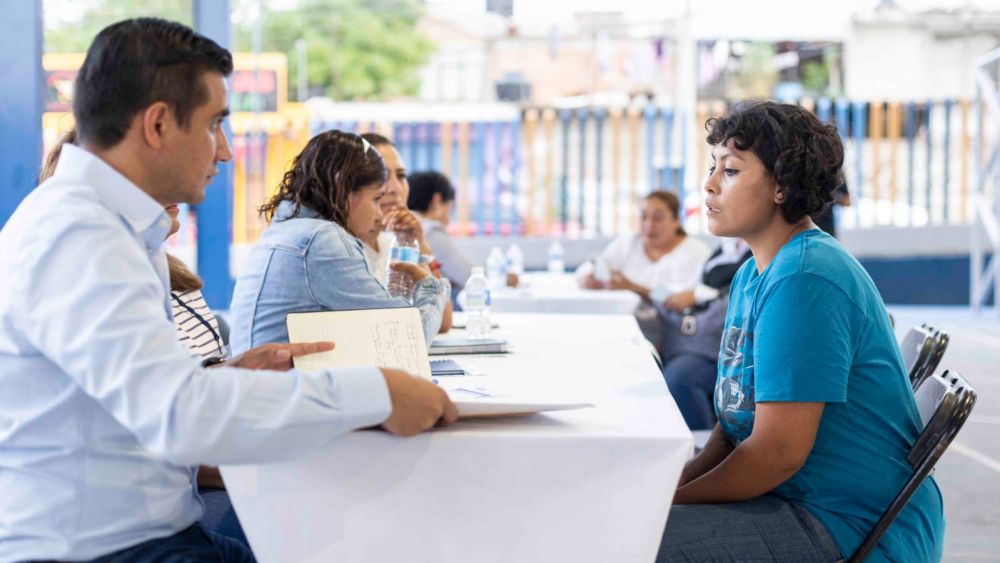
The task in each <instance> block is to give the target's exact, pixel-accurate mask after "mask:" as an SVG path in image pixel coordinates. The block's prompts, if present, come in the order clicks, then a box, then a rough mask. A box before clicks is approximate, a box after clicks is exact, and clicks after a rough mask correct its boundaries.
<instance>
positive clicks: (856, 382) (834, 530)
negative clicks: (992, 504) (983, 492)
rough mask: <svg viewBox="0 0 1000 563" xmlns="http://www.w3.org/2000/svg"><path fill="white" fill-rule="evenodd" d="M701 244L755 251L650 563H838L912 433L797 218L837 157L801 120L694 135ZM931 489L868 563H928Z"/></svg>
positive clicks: (859, 303)
mask: <svg viewBox="0 0 1000 563" xmlns="http://www.w3.org/2000/svg"><path fill="white" fill-rule="evenodd" d="M707 129H708V139H707V140H708V143H709V144H710V145H712V160H713V163H714V164H713V165H712V167H711V168H710V169H709V175H708V179H707V180H706V182H705V192H706V198H705V203H706V206H707V212H708V226H709V230H710V231H711V232H712V233H713V234H715V235H718V236H726V237H742V238H743V239H744V240H746V241H747V243H748V244H749V245H750V248H751V250H752V251H753V260H749V261H747V262H746V263H745V264H744V265H743V267H742V268H741V269H740V271H739V272H738V273H737V274H736V277H735V279H734V280H733V285H732V289H731V291H730V297H729V309H728V312H727V315H726V328H725V330H724V332H723V340H722V350H721V353H720V356H719V362H718V378H717V381H716V390H715V409H716V414H717V415H718V418H719V424H718V425H717V426H716V427H715V430H714V431H713V433H712V437H711V438H710V440H709V442H708V443H707V445H706V447H705V449H704V450H702V452H701V453H700V454H699V455H698V456H696V457H695V458H694V459H692V460H691V461H690V462H689V463H688V465H687V466H686V467H685V469H684V472H683V474H682V475H681V481H680V484H679V487H678V489H677V494H676V496H675V497H674V506H673V508H672V509H671V511H670V517H669V519H668V523H667V527H666V530H665V531H664V535H663V542H662V543H661V545H660V553H659V556H658V560H659V561H684V560H688V561H704V560H778V561H796V562H798V561H835V560H837V559H840V558H845V559H846V558H849V557H850V556H851V555H852V554H853V553H854V551H855V550H856V549H857V548H858V546H859V545H860V544H861V542H862V541H863V540H864V538H865V536H866V535H867V534H868V532H870V531H871V529H872V528H873V527H874V525H875V522H876V520H878V518H879V517H880V516H881V514H882V512H883V511H884V510H885V508H886V507H887V506H888V505H889V503H890V502H891V501H892V499H893V498H894V497H895V495H896V494H897V493H898V492H899V490H900V488H901V487H902V485H903V483H904V482H905V481H906V479H907V478H908V477H909V475H910V474H911V473H912V468H911V467H910V466H909V464H908V463H907V462H906V455H907V453H908V452H909V450H910V448H911V447H912V445H913V443H914V442H915V441H916V439H917V437H918V435H919V433H920V430H921V425H920V417H919V415H918V413H917V408H916V403H915V401H914V399H913V393H912V391H911V390H910V384H909V381H908V379H907V376H906V372H905V370H904V368H903V362H902V358H901V357H900V353H899V348H898V346H897V345H896V341H895V337H894V336H893V332H892V327H891V324H890V322H889V317H888V314H887V312H886V310H885V305H884V304H883V302H882V299H881V297H880V296H879V293H878V290H877V289H876V288H875V285H874V283H873V282H872V280H871V278H870V277H869V276H868V274H867V273H866V272H865V271H864V269H863V268H862V267H861V265H860V264H858V262H857V261H856V260H855V259H854V258H853V257H851V256H850V255H849V254H848V253H847V252H846V251H844V249H843V248H842V247H841V246H840V244H839V243H837V241H836V240H835V239H833V238H831V237H830V236H828V235H827V234H825V233H823V232H822V231H820V230H818V229H816V226H815V225H814V224H813V222H812V220H811V219H810V216H811V215H813V214H815V213H817V212H819V211H821V210H822V209H823V208H824V207H825V206H826V205H829V203H830V202H831V201H832V192H833V190H834V189H835V188H836V187H837V186H838V185H839V184H840V176H841V167H842V165H843V160H844V148H843V145H842V144H841V141H840V137H839V135H838V134H837V131H836V129H835V128H834V127H833V126H832V125H828V124H824V123H821V122H820V121H819V120H818V119H817V118H816V117H815V116H814V115H812V114H811V113H809V112H807V111H806V110H804V109H802V108H800V107H798V106H792V105H786V104H777V103H773V102H759V101H754V102H745V103H741V104H738V105H736V106H735V107H734V108H733V109H731V110H730V111H729V113H727V114H726V115H725V116H723V117H721V118H717V119H711V120H709V121H708V124H707ZM943 536H944V517H943V514H942V502H941V494H940V492H939V491H938V488H937V485H936V484H935V483H934V481H933V479H928V480H927V481H926V482H925V483H924V484H923V486H922V487H921V488H920V489H919V490H918V491H917V493H916V494H915V495H914V496H913V498H912V499H911V500H910V503H909V504H908V505H907V507H906V508H905V509H904V510H903V512H902V513H901V514H900V515H899V517H898V518H897V520H896V521H895V522H894V523H893V524H892V526H891V527H890V528H889V530H888V531H887V532H886V534H885V535H884V536H883V538H882V540H881V542H880V543H879V546H878V548H877V549H876V550H875V551H874V552H873V553H872V554H871V556H870V557H869V559H868V560H869V561H886V560H888V561H937V560H940V559H941V546H942V543H943Z"/></svg>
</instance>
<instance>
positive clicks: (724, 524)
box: [656, 495, 842, 563]
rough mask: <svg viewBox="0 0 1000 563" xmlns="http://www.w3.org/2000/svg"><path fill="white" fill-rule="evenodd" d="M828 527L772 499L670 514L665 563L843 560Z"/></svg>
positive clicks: (766, 497)
mask: <svg viewBox="0 0 1000 563" xmlns="http://www.w3.org/2000/svg"><path fill="white" fill-rule="evenodd" d="M841 558H842V556H841V553H840V550H839V549H838V548H837V545H836V544H835V543H834V542H833V538H831V537H830V534H829V533H828V532H827V531H826V527H825V526H823V524H822V522H820V521H819V520H818V519H816V517H815V516H813V515H812V514H810V513H809V511H807V510H806V509H805V508H802V507H800V506H796V505H794V504H792V503H789V502H786V501H784V500H781V499H779V498H778V497H775V496H772V495H764V496H762V497H758V498H755V499H753V500H748V501H746V502H737V503H731V504H687V505H677V506H674V507H672V508H671V509H670V517H669V518H668V519H667V528H666V530H664V532H663V540H662V542H661V543H660V553H659V554H658V555H657V556H656V560H657V561H658V562H661V561H789V562H796V563H798V562H803V563H804V562H812V561H817V562H819V561H824V562H829V561H839V560H841Z"/></svg>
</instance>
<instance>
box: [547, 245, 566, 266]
mask: <svg viewBox="0 0 1000 563" xmlns="http://www.w3.org/2000/svg"><path fill="white" fill-rule="evenodd" d="M565 272H566V262H565V260H564V259H563V247H562V244H559V241H557V240H554V241H552V244H550V245H549V273H550V274H562V273H565Z"/></svg>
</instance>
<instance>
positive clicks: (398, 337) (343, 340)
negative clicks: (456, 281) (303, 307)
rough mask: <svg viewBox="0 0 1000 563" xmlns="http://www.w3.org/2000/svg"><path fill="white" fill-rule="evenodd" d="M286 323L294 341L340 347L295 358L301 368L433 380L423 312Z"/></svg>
mask: <svg viewBox="0 0 1000 563" xmlns="http://www.w3.org/2000/svg"><path fill="white" fill-rule="evenodd" d="M286 323H287V324H288V340H289V342H316V341H328V340H329V341H333V342H334V343H335V344H336V348H334V349H333V350H331V351H329V352H322V353H319V354H310V355H308V356H301V357H298V358H295V360H294V361H295V367H296V368H298V369H302V370H307V371H315V370H320V369H326V368H332V367H353V366H371V365H374V366H378V367H389V368H398V369H402V370H404V371H407V372H409V373H411V374H414V375H419V376H421V377H424V378H427V379H430V377H431V368H430V362H429V361H428V358H427V342H426V341H425V340H424V330H423V327H422V325H421V324H420V313H419V312H418V311H417V309H415V308H413V307H405V308H398V309H365V310H359V311H323V312H316V313H292V314H290V315H288V319H287V320H286Z"/></svg>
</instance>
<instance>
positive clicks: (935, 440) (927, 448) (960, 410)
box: [851, 371, 977, 562]
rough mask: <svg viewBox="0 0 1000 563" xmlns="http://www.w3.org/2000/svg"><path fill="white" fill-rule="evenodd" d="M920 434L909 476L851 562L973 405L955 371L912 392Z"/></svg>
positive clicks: (870, 545)
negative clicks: (918, 413) (911, 471)
mask: <svg viewBox="0 0 1000 563" xmlns="http://www.w3.org/2000/svg"><path fill="white" fill-rule="evenodd" d="M915 396H916V400H917V409H918V410H919V411H920V421H921V422H922V423H923V424H924V429H923V432H921V433H920V436H919V437H918V438H917V441H916V443H915V444H913V447H912V448H911V449H910V453H909V455H908V456H907V457H906V461H907V462H909V464H910V465H911V466H912V467H913V469H914V471H913V475H911V476H910V478H909V479H908V480H907V481H906V484H904V485H903V488H902V489H901V490H900V491H899V493H898V494H897V495H896V498H894V499H893V500H892V502H891V503H890V504H889V507H888V508H886V510H885V512H884V513H882V517H881V518H879V520H878V522H876V523H875V527H874V528H872V531H871V533H869V534H868V537H867V538H865V541H864V542H863V543H862V544H861V547H859V548H858V550H857V551H855V552H854V555H853V556H851V561H852V562H860V561H864V559H865V558H866V557H867V556H868V554H870V553H871V551H872V550H873V549H875V546H876V545H878V542H879V540H880V539H881V538H882V535H883V534H885V531H886V530H888V529H889V526H890V525H892V522H893V521H894V520H895V519H896V517H897V516H899V513H900V512H902V510H903V508H904V507H905V506H906V503H907V502H909V500H910V497H912V496H913V493H915V492H916V491H917V489H918V488H920V485H921V484H922V483H923V482H924V479H926V478H927V476H928V475H929V474H930V472H931V470H932V469H934V465H935V464H936V463H937V461H938V460H939V459H941V456H942V455H943V454H944V451H945V450H946V449H948V446H949V445H950V444H951V441H952V440H953V439H954V438H955V436H956V435H957V434H958V431H959V430H961V428H962V425H964V424H965V421H966V419H968V418H969V414H970V413H971V412H972V408H973V407H974V406H975V405H976V396H977V395H976V390H975V389H974V388H973V387H972V386H971V385H969V384H968V382H966V381H965V379H963V378H962V376H961V375H959V374H958V373H956V372H953V371H945V372H944V373H941V374H936V375H929V376H927V377H926V378H925V379H924V380H923V382H922V383H921V384H920V386H919V387H918V388H917V389H916V391H915Z"/></svg>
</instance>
